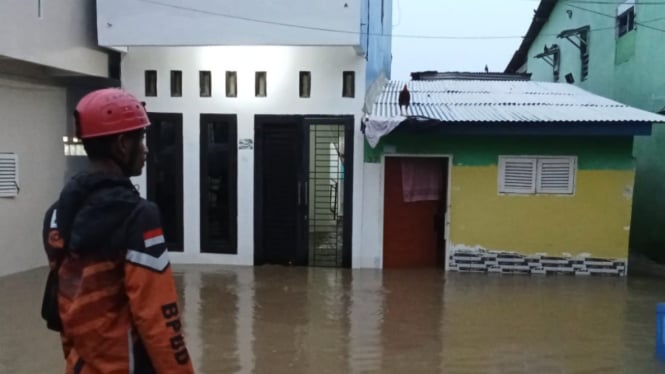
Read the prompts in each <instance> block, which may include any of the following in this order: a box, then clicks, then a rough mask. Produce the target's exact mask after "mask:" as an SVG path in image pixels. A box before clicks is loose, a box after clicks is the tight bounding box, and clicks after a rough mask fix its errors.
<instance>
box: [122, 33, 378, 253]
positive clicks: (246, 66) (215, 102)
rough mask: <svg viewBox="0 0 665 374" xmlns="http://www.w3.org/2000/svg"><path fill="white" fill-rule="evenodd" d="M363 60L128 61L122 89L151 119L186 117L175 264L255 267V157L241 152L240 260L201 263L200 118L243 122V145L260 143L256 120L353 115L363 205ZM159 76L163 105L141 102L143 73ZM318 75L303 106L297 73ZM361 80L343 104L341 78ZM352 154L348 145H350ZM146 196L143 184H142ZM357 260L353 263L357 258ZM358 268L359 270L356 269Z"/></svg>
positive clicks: (205, 55)
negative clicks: (173, 77) (260, 90)
mask: <svg viewBox="0 0 665 374" xmlns="http://www.w3.org/2000/svg"><path fill="white" fill-rule="evenodd" d="M364 69H365V60H364V59H363V58H362V57H359V56H357V55H356V53H355V51H354V49H353V48H351V47H252V46H246V47H139V48H130V49H129V53H128V54H127V55H126V56H125V57H124V59H123V74H122V76H123V86H124V87H125V88H126V89H128V90H129V91H131V92H133V93H134V94H136V95H137V96H138V97H141V98H142V100H145V101H146V103H147V109H148V111H151V112H172V113H183V121H184V123H183V127H184V134H183V147H184V152H183V153H184V180H185V184H184V207H185V208H184V209H185V211H184V222H185V254H183V255H180V254H173V255H172V258H173V260H174V262H189V263H224V264H242V265H251V264H253V261H254V231H253V228H254V191H253V188H254V183H253V178H254V152H253V151H252V150H239V151H238V207H239V209H238V255H209V254H206V255H202V254H199V251H200V232H199V224H200V216H199V202H200V191H199V182H198V181H199V180H200V179H199V120H200V118H199V115H200V114H201V113H219V114H237V116H238V139H254V116H255V115H257V114H259V115H279V114H299V115H308V114H310V115H354V116H355V119H356V129H355V144H354V147H355V152H354V168H355V174H354V199H353V200H354V207H360V206H361V205H362V201H363V200H362V189H361V186H362V180H363V161H362V159H363V138H362V134H361V133H360V119H361V115H362V106H363V102H364V95H363V93H364V92H365V83H364V82H365V75H364V71H365V70H364ZM145 70H157V71H158V73H157V74H158V83H157V84H158V97H156V98H155V97H143V96H142V95H143V94H144V92H145V90H144V71H145ZM170 70H181V71H182V75H183V95H182V97H179V98H172V97H170V83H169V80H170ZM199 70H210V71H211V72H212V81H213V82H212V91H213V92H212V97H210V98H201V97H199V83H198V79H199V78H198V74H199V73H198V72H199ZM227 70H228V71H237V72H238V97H237V98H227V97H226V96H225V72H226V71H227ZM301 70H306V71H311V73H312V91H311V98H309V99H301V98H299V94H298V92H299V90H298V78H299V71H301ZM349 70H351V71H355V72H356V98H343V97H342V72H343V71H349ZM255 71H266V72H267V81H268V84H267V86H268V95H267V97H265V98H256V97H254V73H255ZM347 147H348V145H347ZM136 182H138V184H139V185H140V186H141V191H142V192H143V193H145V191H146V188H145V177H141V178H138V179H137V180H136ZM353 214H354V216H353V222H354V227H353V239H352V241H353V250H354V252H357V251H360V250H361V246H360V233H361V231H362V220H361V216H360V209H359V208H356V209H354V212H353ZM354 258H355V255H354ZM354 266H356V265H355V264H354Z"/></svg>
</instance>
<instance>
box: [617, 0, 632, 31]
mask: <svg viewBox="0 0 665 374" xmlns="http://www.w3.org/2000/svg"><path fill="white" fill-rule="evenodd" d="M616 24H617V36H618V37H622V36H624V35H626V34H627V33H629V32H630V31H632V30H635V0H628V1H626V2H625V3H623V4H620V5H619V7H618V8H617V18H616Z"/></svg>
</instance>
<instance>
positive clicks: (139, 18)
mask: <svg viewBox="0 0 665 374" xmlns="http://www.w3.org/2000/svg"><path fill="white" fill-rule="evenodd" d="M17 1H23V0H17ZM97 14H98V17H97V23H98V33H99V44H100V45H104V46H205V45H209V46H219V45H236V46H239V45H312V46H314V45H322V46H323V45H348V46H350V45H359V44H360V22H361V21H360V0H282V1H273V0H243V1H210V0H155V1H153V0H148V1H137V0H97ZM257 20H258V21H269V22H270V23H266V22H256V21H257ZM285 25H289V26H285ZM293 26H304V27H307V28H302V27H293ZM322 29H323V30H322ZM324 30H325V31H324ZM329 30H337V31H338V32H331V31H329ZM339 31H344V32H339Z"/></svg>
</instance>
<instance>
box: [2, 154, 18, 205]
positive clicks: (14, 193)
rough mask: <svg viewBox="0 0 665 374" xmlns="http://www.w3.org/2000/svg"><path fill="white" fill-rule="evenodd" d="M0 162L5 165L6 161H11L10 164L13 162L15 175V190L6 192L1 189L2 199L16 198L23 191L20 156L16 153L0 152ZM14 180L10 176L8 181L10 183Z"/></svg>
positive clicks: (9, 189)
mask: <svg viewBox="0 0 665 374" xmlns="http://www.w3.org/2000/svg"><path fill="white" fill-rule="evenodd" d="M0 161H2V162H3V163H4V162H6V161H9V162H10V163H11V162H13V164H14V175H13V182H14V188H13V189H11V188H8V189H7V190H6V191H5V190H1V189H0V198H14V197H17V196H18V194H19V192H20V191H21V188H20V187H19V163H18V154H16V153H14V152H0ZM11 179H12V176H11V175H10V176H9V177H8V178H7V181H10V180H11Z"/></svg>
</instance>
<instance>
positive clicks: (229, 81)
mask: <svg viewBox="0 0 665 374" xmlns="http://www.w3.org/2000/svg"><path fill="white" fill-rule="evenodd" d="M226 97H238V73H236V72H235V71H227V72H226Z"/></svg>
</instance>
